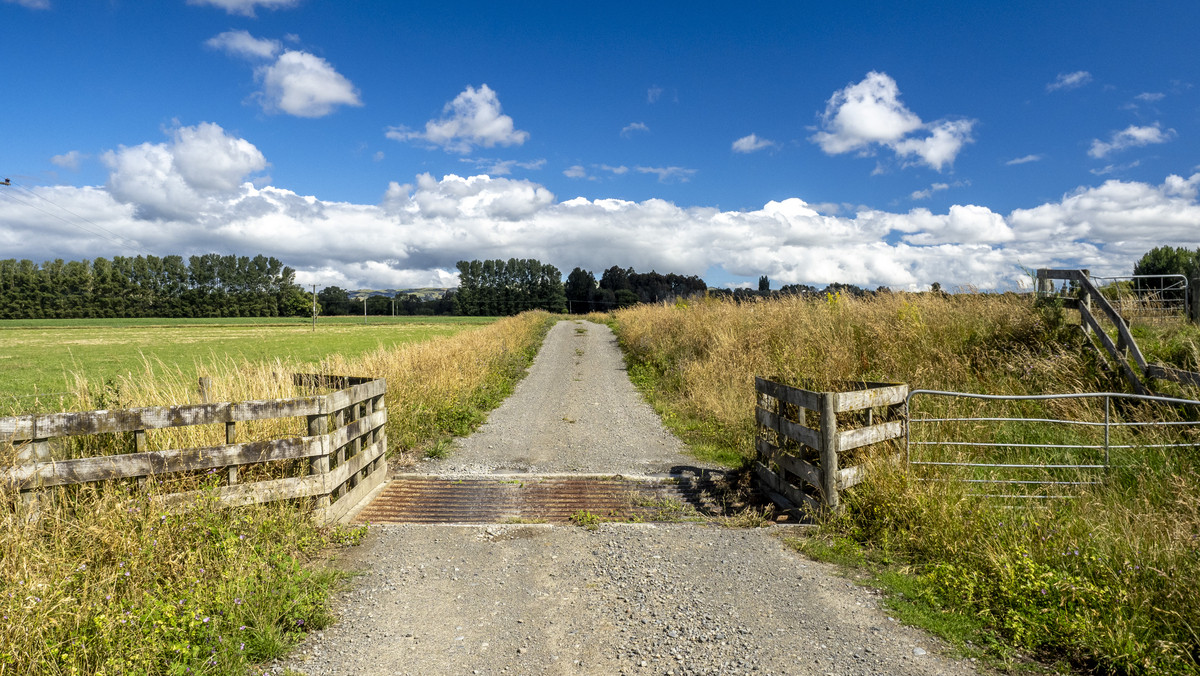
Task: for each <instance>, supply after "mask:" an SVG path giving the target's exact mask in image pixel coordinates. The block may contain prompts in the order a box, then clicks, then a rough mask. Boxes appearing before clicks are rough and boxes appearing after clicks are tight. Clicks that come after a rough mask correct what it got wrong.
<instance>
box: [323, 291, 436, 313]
mask: <svg viewBox="0 0 1200 676" xmlns="http://www.w3.org/2000/svg"><path fill="white" fill-rule="evenodd" d="M457 293H458V292H457V291H456V290H455V289H447V290H446V291H445V292H444V293H442V294H441V296H439V297H437V298H422V297H421V296H418V295H417V294H415V293H405V294H401V293H398V294H396V295H394V296H389V295H387V294H386V293H378V292H374V293H370V294H368V295H367V297H366V298H365V301H366V304H365V307H364V303H363V301H364V299H363V298H361V297H356V296H352V295H351V292H349V291H347V290H346V289H343V288H341V287H337V286H327V287H325V288H324V289H321V290H320V291H319V292H317V302H318V311H320V313H321V314H323V315H361V314H363V313H364V311H365V313H366V314H368V315H405V316H410V315H453V314H457V312H458V308H457V306H456V304H455V302H454V298H455V296H456V295H457Z"/></svg>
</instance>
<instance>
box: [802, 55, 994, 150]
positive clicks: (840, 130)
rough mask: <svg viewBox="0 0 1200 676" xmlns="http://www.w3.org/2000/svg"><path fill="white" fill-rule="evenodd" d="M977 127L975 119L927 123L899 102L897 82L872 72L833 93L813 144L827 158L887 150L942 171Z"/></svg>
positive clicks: (813, 137) (970, 139) (884, 74)
mask: <svg viewBox="0 0 1200 676" xmlns="http://www.w3.org/2000/svg"><path fill="white" fill-rule="evenodd" d="M974 125H975V121H974V120H965V119H960V120H939V121H936V122H932V123H928V124H926V123H923V122H922V121H921V118H920V117H918V116H917V115H916V114H915V113H913V112H912V111H911V110H909V109H908V107H907V106H905V105H904V103H903V102H901V101H900V88H899V87H898V86H897V85H896V81H895V80H893V79H892V78H891V77H890V76H888V75H887V74H886V73H880V72H876V71H872V72H870V73H867V76H866V77H865V78H864V79H863V80H862V81H861V82H858V83H855V84H850V85H847V86H846V87H845V88H844V89H840V90H838V91H836V92H834V94H833V96H831V97H830V98H829V101H828V102H827V104H826V106H825V112H824V113H823V114H822V115H821V130H820V131H818V132H817V133H816V134H814V135H813V136H812V137H811V140H812V141H813V142H814V143H816V144H817V145H819V146H820V147H821V150H823V151H825V153H826V154H829V155H840V154H843V153H849V152H857V153H859V154H862V155H869V154H871V153H873V152H874V151H875V149H876V148H877V147H885V148H889V149H891V150H892V151H893V152H894V153H895V154H896V156H897V157H898V158H900V159H902V160H903V161H905V163H906V164H912V163H922V164H926V165H928V166H929V167H931V168H933V169H936V170H937V171H941V170H942V168H943V167H944V166H945V165H947V164H953V163H954V159H955V158H956V157H957V156H958V153H959V152H960V151H961V150H962V147H963V146H964V145H965V144H967V143H970V142H971V141H972V140H973V139H972V137H971V130H972V128H973V127H974ZM909 158H914V159H912V160H910V159H909ZM877 169H878V168H877Z"/></svg>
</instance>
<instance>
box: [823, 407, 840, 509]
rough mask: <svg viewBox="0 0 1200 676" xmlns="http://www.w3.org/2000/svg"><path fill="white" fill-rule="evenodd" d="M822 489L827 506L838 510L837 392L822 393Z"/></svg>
mask: <svg viewBox="0 0 1200 676" xmlns="http://www.w3.org/2000/svg"><path fill="white" fill-rule="evenodd" d="M820 396H821V490H822V491H823V492H824V493H825V506H826V507H828V508H829V509H831V510H833V511H837V510H838V507H839V505H840V501H839V500H838V491H837V477H838V434H837V412H836V410H835V409H836V406H835V404H836V400H837V393H836V392H822V393H821V395H820Z"/></svg>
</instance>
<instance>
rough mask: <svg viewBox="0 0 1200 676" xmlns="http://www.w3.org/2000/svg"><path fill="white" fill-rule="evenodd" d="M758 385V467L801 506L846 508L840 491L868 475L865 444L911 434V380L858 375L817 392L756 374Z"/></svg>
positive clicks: (760, 475)
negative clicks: (869, 379) (837, 388)
mask: <svg viewBox="0 0 1200 676" xmlns="http://www.w3.org/2000/svg"><path fill="white" fill-rule="evenodd" d="M754 387H755V390H756V392H757V394H758V406H757V407H756V409H755V420H756V422H757V423H758V434H757V441H756V445H757V451H758V458H757V460H756V461H755V463H754V470H755V474H756V475H757V477H758V479H759V481H760V482H761V483H762V484H763V485H765V486H766V487H767V488H769V489H770V490H771V491H772V492H774V493H776V494H778V495H779V496H782V497H783V498H785V499H786V500H787V501H789V502H791V503H792V504H794V505H797V506H800V507H807V508H808V509H811V510H821V509H826V508H828V509H835V510H836V509H838V508H839V506H840V504H841V500H840V498H839V493H840V492H841V491H844V490H846V489H847V488H850V487H851V486H854V485H855V484H858V483H859V482H861V481H862V480H863V479H864V478H866V465H865V464H864V460H865V454H864V453H861V452H858V449H863V448H864V447H866V446H870V445H872V444H876V443H879V442H882V441H887V440H889V439H897V438H901V437H903V436H904V432H905V415H906V411H905V399H906V398H907V397H908V386H907V385H896V384H885V383H855V384H851V385H848V386H847V387H846V390H847V391H842V392H812V391H809V390H802V389H799V388H795V387H789V386H787V385H782V384H780V383H776V382H773V381H770V380H767V379H765V378H759V377H756V378H755V379H754ZM839 415H840V417H839ZM897 459H899V456H898V457H897ZM852 463H854V464H852ZM843 465H848V466H843Z"/></svg>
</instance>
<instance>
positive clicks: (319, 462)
mask: <svg viewBox="0 0 1200 676" xmlns="http://www.w3.org/2000/svg"><path fill="white" fill-rule="evenodd" d="M327 434H329V418H327V417H325V416H324V415H322V414H317V415H310V416H308V435H309V436H312V437H315V436H323V435H327ZM308 473H309V474H329V456H328V455H319V456H317V457H315V458H313V459H312V460H311V461H310V464H309V469H308ZM328 508H329V494H328V493H324V494H322V495H318V496H317V509H328Z"/></svg>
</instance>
